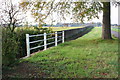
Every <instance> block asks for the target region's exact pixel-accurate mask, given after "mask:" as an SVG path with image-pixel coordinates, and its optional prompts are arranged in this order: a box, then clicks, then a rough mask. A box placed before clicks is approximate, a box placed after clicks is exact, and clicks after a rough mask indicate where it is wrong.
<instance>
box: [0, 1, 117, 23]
mask: <svg viewBox="0 0 120 80" xmlns="http://www.w3.org/2000/svg"><path fill="white" fill-rule="evenodd" d="M13 1H14V3H15V4H16V3H18V1H20V0H13ZM1 2H2V0H0V3H1ZM99 16H100V18H99V19H96V18H94V19H93V20H91V21H85V22H102V14H99ZM52 18H53V19H55V20H56V23H57V22H65V23H71V22H72V21H71V20H70V17H68V18H67V20H65V21H60V20H58V18H57V16H56V13H55V14H54V15H53V16H52V17H51V18H49V19H48V20H46V21H47V23H49V24H50V23H51V19H52ZM26 20H27V21H28V22H31V23H32V24H36V23H35V22H34V19H33V18H32V17H31V15H30V11H28V12H27V19H26ZM111 23H112V24H118V7H115V6H111Z"/></svg>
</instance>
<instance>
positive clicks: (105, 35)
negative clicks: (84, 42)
mask: <svg viewBox="0 0 120 80" xmlns="http://www.w3.org/2000/svg"><path fill="white" fill-rule="evenodd" d="M102 39H112V37H111V19H110V2H103V25H102Z"/></svg>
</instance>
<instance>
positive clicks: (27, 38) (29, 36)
mask: <svg viewBox="0 0 120 80" xmlns="http://www.w3.org/2000/svg"><path fill="white" fill-rule="evenodd" d="M52 34H54V35H55V36H54V37H51V38H47V35H52ZM58 34H61V36H58ZM36 36H37V37H39V36H43V37H44V38H43V39H42V40H36V41H31V42H30V38H32V37H36ZM58 38H62V39H60V40H58ZM50 39H55V41H54V42H50V43H47V40H50ZM41 41H44V45H40V46H36V47H32V48H30V44H34V43H37V42H41ZM60 41H62V43H64V31H62V32H55V33H48V34H47V33H44V34H37V35H29V34H26V47H27V57H29V56H30V50H33V49H37V48H40V47H44V50H46V49H47V45H50V44H55V46H57V45H58V42H60Z"/></svg>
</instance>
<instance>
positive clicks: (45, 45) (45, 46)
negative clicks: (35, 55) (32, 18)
mask: <svg viewBox="0 0 120 80" xmlns="http://www.w3.org/2000/svg"><path fill="white" fill-rule="evenodd" d="M46 36H47V34H46V33H44V50H46V49H47V38H46Z"/></svg>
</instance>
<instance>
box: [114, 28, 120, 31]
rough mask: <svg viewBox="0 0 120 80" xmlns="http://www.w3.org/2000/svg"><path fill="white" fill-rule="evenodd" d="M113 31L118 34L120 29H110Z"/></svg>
mask: <svg viewBox="0 0 120 80" xmlns="http://www.w3.org/2000/svg"><path fill="white" fill-rule="evenodd" d="M112 30H113V31H116V32H120V29H117V28H112Z"/></svg>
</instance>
